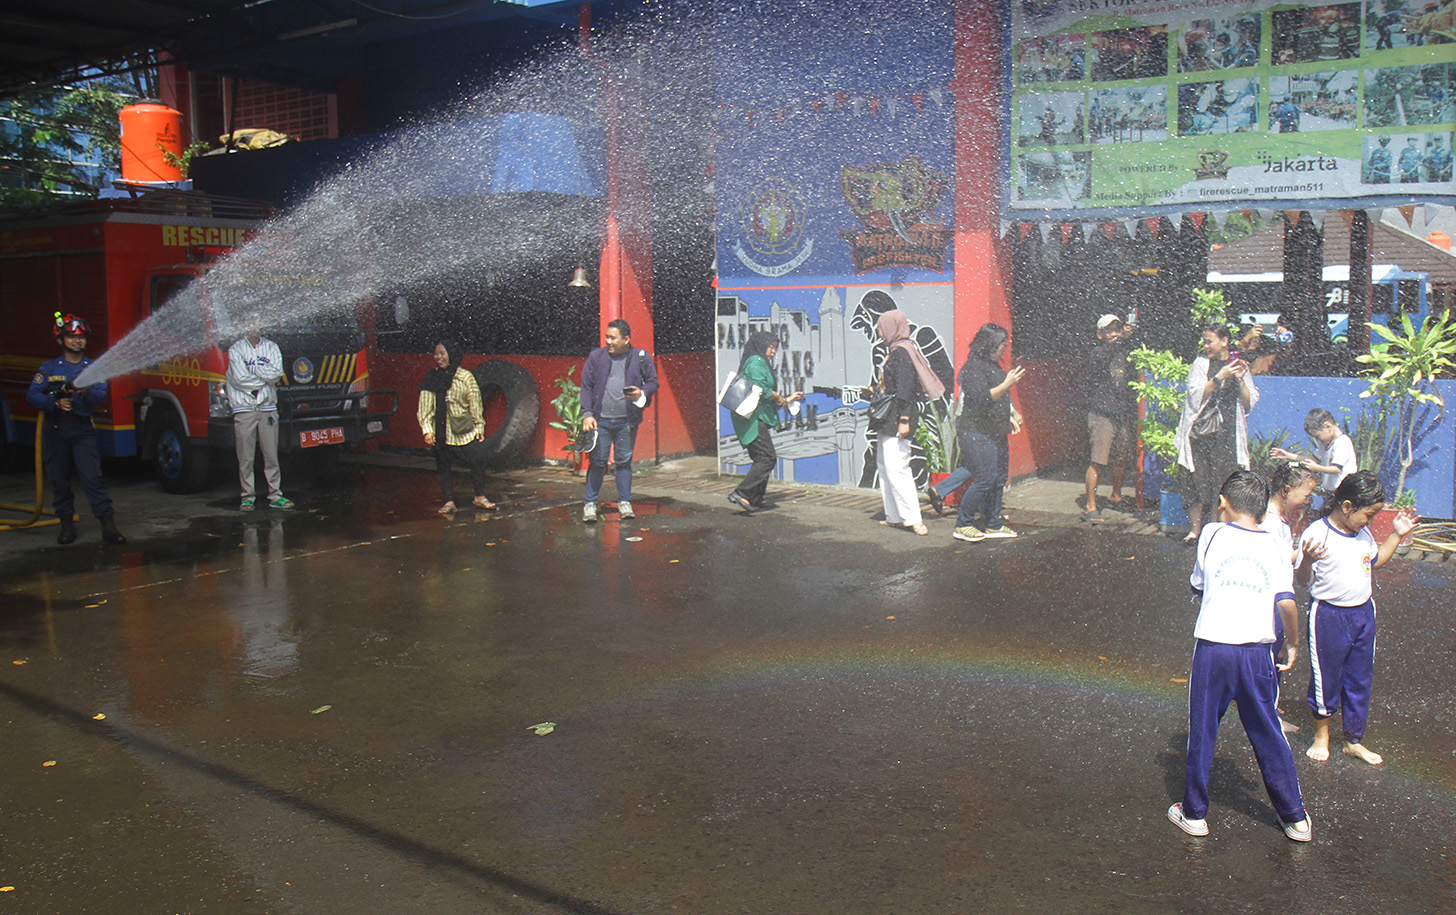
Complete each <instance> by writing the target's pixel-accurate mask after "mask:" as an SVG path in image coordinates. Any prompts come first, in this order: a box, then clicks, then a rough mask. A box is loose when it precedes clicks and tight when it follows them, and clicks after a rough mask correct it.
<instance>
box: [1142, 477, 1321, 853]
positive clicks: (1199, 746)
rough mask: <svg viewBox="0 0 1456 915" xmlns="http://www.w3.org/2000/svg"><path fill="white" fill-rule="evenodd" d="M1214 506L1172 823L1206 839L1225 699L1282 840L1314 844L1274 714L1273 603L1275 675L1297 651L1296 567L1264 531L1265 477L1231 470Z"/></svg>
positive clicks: (1199, 573)
mask: <svg viewBox="0 0 1456 915" xmlns="http://www.w3.org/2000/svg"><path fill="white" fill-rule="evenodd" d="M1218 503H1219V504H1218V508H1219V520H1220V521H1221V522H1222V523H1221V524H1210V525H1208V526H1207V527H1205V528H1204V529H1203V533H1202V535H1201V536H1200V537H1199V538H1198V558H1197V560H1196V561H1195V562H1194V565H1193V574H1192V575H1191V576H1190V577H1189V583H1190V584H1192V585H1193V590H1194V592H1195V593H1197V594H1199V595H1200V596H1201V603H1200V606H1199V610H1198V622H1197V623H1196V624H1195V625H1194V628H1193V636H1194V647H1193V669H1192V672H1191V673H1190V674H1189V675H1188V765H1187V769H1186V772H1185V776H1184V787H1183V801H1182V803H1178V804H1174V805H1173V806H1171V807H1169V808H1168V819H1170V820H1172V821H1173V823H1174V824H1175V825H1176V826H1177V827H1178V828H1179V829H1181V830H1183V831H1184V832H1186V833H1188V834H1189V835H1191V836H1206V835H1208V823H1207V822H1206V820H1205V819H1204V817H1205V816H1206V815H1207V814H1208V776H1209V772H1210V771H1212V769H1213V751H1214V747H1215V745H1216V744H1217V742H1218V725H1219V722H1220V721H1221V720H1222V719H1223V716H1224V713H1225V712H1227V711H1228V707H1229V703H1230V702H1237V703H1238V704H1239V722H1240V723H1241V724H1242V725H1243V726H1244V732H1245V733H1246V734H1247V735H1248V737H1249V743H1250V744H1251V745H1253V747H1254V757H1255V758H1256V759H1257V760H1258V761H1259V771H1260V773H1261V774H1262V775H1263V777H1264V787H1265V789H1266V790H1268V792H1269V799H1270V800H1271V801H1273V802H1274V810H1275V811H1276V812H1277V813H1278V814H1279V821H1280V823H1281V824H1282V825H1283V827H1284V834H1285V835H1287V836H1289V838H1291V839H1293V840H1294V841H1296V842H1308V841H1309V840H1310V839H1311V838H1312V836H1313V833H1312V830H1311V828H1310V822H1309V815H1308V814H1307V813H1306V812H1305V809H1304V802H1303V800H1302V799H1301V798H1300V795H1299V777H1298V775H1297V774H1296V773H1295V771H1294V754H1293V753H1292V752H1291V751H1290V749H1289V741H1288V740H1286V739H1285V737H1284V730H1283V728H1282V726H1281V725H1280V722H1279V712H1278V711H1277V710H1276V708H1275V705H1276V703H1277V702H1278V699H1279V683H1278V677H1277V675H1276V673H1275V670H1276V667H1275V664H1276V659H1275V657H1274V614H1273V613H1271V612H1270V609H1271V608H1273V607H1277V608H1278V610H1279V615H1280V616H1281V617H1282V618H1283V621H1284V632H1285V638H1286V642H1285V658H1284V663H1282V664H1279V665H1278V668H1277V669H1278V670H1288V669H1289V668H1290V667H1292V666H1293V665H1294V658H1295V655H1296V653H1297V650H1298V647H1299V627H1298V625H1297V623H1298V617H1297V616H1296V613H1297V610H1296V607H1295V604H1294V570H1293V569H1292V568H1291V566H1290V562H1289V555H1288V553H1287V552H1286V551H1285V549H1284V547H1283V546H1282V545H1281V544H1280V543H1279V542H1278V541H1277V540H1276V539H1275V538H1274V536H1273V535H1271V534H1269V533H1266V532H1265V531H1262V530H1260V529H1259V520H1260V519H1261V518H1263V517H1264V512H1265V510H1266V509H1267V508H1268V505H1269V487H1268V486H1267V485H1266V484H1265V483H1264V480H1263V478H1262V477H1260V476H1259V475H1258V474H1256V473H1252V472H1250V471H1247V470H1240V471H1237V472H1235V473H1233V474H1232V475H1230V476H1229V478H1228V479H1227V480H1225V481H1224V484H1223V488H1222V490H1220V492H1219V497H1218Z"/></svg>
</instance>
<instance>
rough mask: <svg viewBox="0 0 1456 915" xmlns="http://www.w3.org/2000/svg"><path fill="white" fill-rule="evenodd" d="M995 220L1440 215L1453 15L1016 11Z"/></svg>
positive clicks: (1158, 5) (1368, 3) (1281, 7)
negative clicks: (1252, 213) (1330, 210)
mask: <svg viewBox="0 0 1456 915" xmlns="http://www.w3.org/2000/svg"><path fill="white" fill-rule="evenodd" d="M1009 20H1010V23H1011V41H1010V43H1009V47H1008V50H1007V57H1006V68H1007V69H1006V74H1007V81H1008V84H1009V88H1010V91H1009V92H1008V93H1007V97H1008V100H1009V108H1010V110H1009V111H1008V112H1007V117H1006V119H1005V123H1006V130H1007V136H1006V145H1007V149H1008V154H1009V161H1008V162H1007V163H1006V175H1007V187H1006V192H1005V200H1006V205H1007V210H1008V211H1009V212H1010V213H1012V214H1015V213H1017V212H1021V213H1029V212H1030V211H1037V215H1038V216H1046V217H1051V218H1058V217H1061V218H1075V217H1077V216H1079V215H1093V214H1097V215H1127V214H1130V213H1134V212H1137V211H1146V210H1148V209H1150V208H1156V207H1167V208H1178V209H1205V208H1213V207H1219V206H1222V207H1224V208H1228V207H1235V206H1257V205H1261V204H1262V205H1272V204H1283V203H1285V202H1290V201H1301V202H1306V203H1307V204H1308V203H1313V202H1315V201H1320V202H1323V203H1326V204H1330V205H1333V204H1337V203H1339V202H1342V201H1343V202H1349V203H1350V204H1351V205H1360V201H1362V200H1363V201H1366V202H1371V201H1373V200H1374V199H1375V198H1381V197H1392V196H1405V197H1417V198H1425V199H1431V200H1440V201H1445V202H1449V201H1451V200H1453V199H1456V198H1453V196H1452V194H1453V190H1452V187H1451V184H1450V182H1451V178H1450V175H1451V156H1452V152H1451V143H1450V139H1451V134H1452V131H1453V129H1456V0H1436V2H1429V0H1365V2H1363V3H1362V2H1355V3H1333V4H1325V5H1314V4H1291V3H1276V2H1270V0H1243V2H1239V0H1233V2H1224V3H1218V2H1208V0H1172V2H1168V0H1012V2H1011V3H1010V6H1009Z"/></svg>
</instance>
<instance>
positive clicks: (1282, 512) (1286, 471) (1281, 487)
mask: <svg viewBox="0 0 1456 915" xmlns="http://www.w3.org/2000/svg"><path fill="white" fill-rule="evenodd" d="M1318 483H1319V477H1318V476H1316V475H1315V472H1314V471H1313V470H1311V469H1310V468H1308V467H1306V466H1304V464H1303V463H1301V462H1300V461H1282V462H1280V463H1279V464H1278V465H1276V466H1275V468H1274V472H1273V473H1272V474H1271V475H1270V477H1269V510H1268V511H1267V512H1265V513H1264V520H1263V521H1262V522H1260V523H1259V526H1260V527H1261V528H1263V529H1264V530H1266V531H1268V532H1269V533H1271V534H1273V535H1274V539H1275V540H1277V541H1278V542H1279V544H1280V546H1282V547H1283V548H1284V555H1286V556H1288V557H1289V565H1290V568H1291V569H1293V568H1295V567H1297V566H1298V565H1299V555H1298V554H1297V553H1295V551H1294V532H1293V530H1292V529H1291V527H1290V525H1291V524H1293V523H1295V522H1297V521H1298V520H1299V518H1300V516H1301V515H1302V514H1303V513H1304V508H1305V506H1306V505H1308V504H1309V499H1310V496H1312V495H1313V494H1314V489H1315V486H1316V485H1317V484H1318ZM1283 653H1284V620H1283V619H1281V618H1280V616H1279V614H1278V613H1275V614H1274V656H1275V657H1279V656H1281V655H1282V654H1283ZM1279 725H1280V727H1282V728H1283V729H1284V733H1286V734H1292V733H1294V732H1295V731H1297V730H1299V725H1297V724H1291V723H1290V722H1289V721H1286V720H1285V718H1284V715H1283V714H1282V713H1281V714H1280V715H1279Z"/></svg>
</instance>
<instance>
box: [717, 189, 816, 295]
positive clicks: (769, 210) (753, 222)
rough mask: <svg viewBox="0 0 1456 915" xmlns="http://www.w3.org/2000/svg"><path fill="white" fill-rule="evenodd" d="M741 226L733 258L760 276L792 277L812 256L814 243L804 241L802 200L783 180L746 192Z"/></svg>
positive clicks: (805, 225) (805, 220)
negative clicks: (741, 233)
mask: <svg viewBox="0 0 1456 915" xmlns="http://www.w3.org/2000/svg"><path fill="white" fill-rule="evenodd" d="M742 225H743V240H742V241H739V242H735V243H734V245H733V254H734V256H735V257H737V258H738V260H739V261H740V262H741V263H742V264H743V266H745V267H747V268H748V269H749V270H752V271H753V272H754V273H757V274H758V275H760V276H783V275H785V274H787V273H791V272H793V271H794V270H797V269H798V268H799V266H800V265H801V264H803V263H804V261H806V260H808V259H809V256H810V255H811V254H813V253H814V239H812V238H805V237H804V231H805V229H806V228H808V213H807V210H806V208H805V206H804V198H803V197H802V196H801V195H800V194H799V191H798V190H797V189H796V188H795V187H794V186H793V185H792V184H790V183H789V182H787V181H785V180H783V179H782V178H765V179H764V180H763V181H760V182H759V183H758V184H756V185H754V187H753V189H752V190H750V191H749V192H748V195H747V196H746V197H745V198H744V201H743V217H742Z"/></svg>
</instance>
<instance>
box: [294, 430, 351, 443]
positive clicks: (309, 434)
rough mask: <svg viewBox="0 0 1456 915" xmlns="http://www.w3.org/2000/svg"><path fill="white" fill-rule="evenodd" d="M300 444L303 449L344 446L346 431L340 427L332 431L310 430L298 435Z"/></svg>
mask: <svg viewBox="0 0 1456 915" xmlns="http://www.w3.org/2000/svg"><path fill="white" fill-rule="evenodd" d="M298 444H299V446H300V447H303V448H316V447H318V446H319V445H342V444H344V430H343V428H342V427H340V426H334V427H333V428H330V429H309V430H307V431H304V432H300V433H298Z"/></svg>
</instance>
